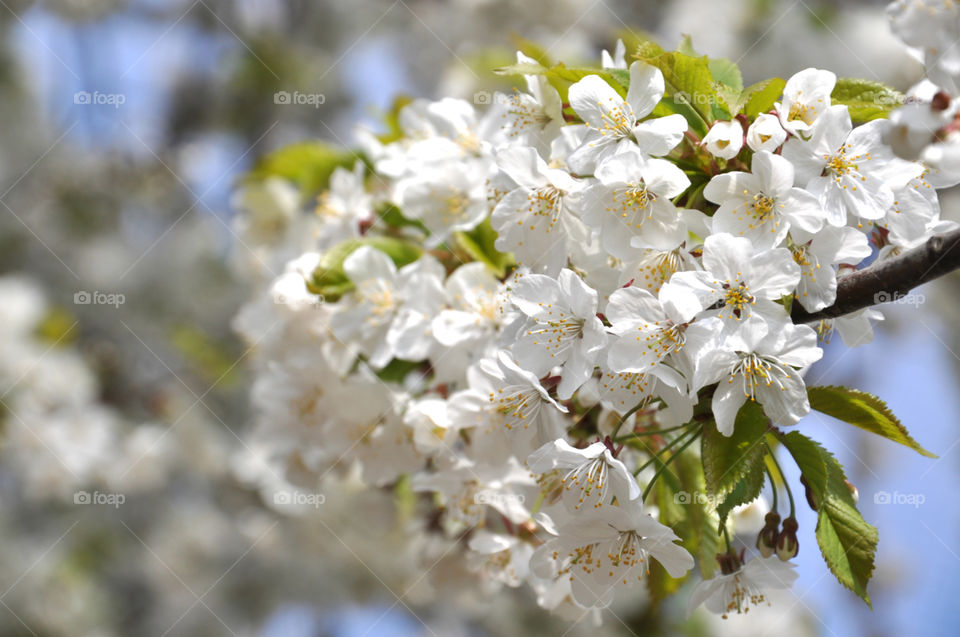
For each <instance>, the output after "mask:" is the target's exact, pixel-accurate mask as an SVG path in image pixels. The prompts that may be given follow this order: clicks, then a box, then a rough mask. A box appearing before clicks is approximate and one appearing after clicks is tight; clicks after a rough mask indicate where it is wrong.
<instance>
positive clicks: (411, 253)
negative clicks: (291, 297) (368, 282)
mask: <svg viewBox="0 0 960 637" xmlns="http://www.w3.org/2000/svg"><path fill="white" fill-rule="evenodd" d="M364 245H368V246H371V247H373V248H376V249H377V250H380V251H381V252H383V253H384V254H386V255H387V256H389V257H390V259H391V260H392V261H393V262H394V264H395V265H396V266H397V267H398V268H400V267H403V266H405V265H407V264H408V263H413V262H414V261H416V260H417V259H419V258H420V256H421V255H422V254H423V250H422V249H421V248H420V247H418V246H417V245H415V244H413V243H410V242H409V241H404V240H403V239H395V238H393V237H368V238H364V239H349V240H347V241H343V242H341V243H338V244H337V245H335V246H333V247H332V248H331V249H330V250H328V251H327V252H325V253H324V254H323V255H322V256H321V257H320V263H318V264H317V267H316V268H315V269H314V271H313V276H312V277H311V279H310V281H308V282H307V289H309V290H310V292H312V293H313V294H317V295H319V296H321V297H322V298H323V299H324V300H325V301H330V302H334V301H337V300H339V299H340V297H341V296H343V295H344V294H346V293H347V292H349V291H351V290H352V289H353V288H354V285H353V282H352V281H351V280H350V279H349V278H348V277H347V274H346V272H344V271H343V262H344V260H345V259H346V258H347V257H348V256H350V254H351V253H352V252H353V251H354V250H356V249H357V248H359V247H360V246H364Z"/></svg>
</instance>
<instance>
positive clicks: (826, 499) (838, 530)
mask: <svg viewBox="0 0 960 637" xmlns="http://www.w3.org/2000/svg"><path fill="white" fill-rule="evenodd" d="M823 458H824V462H825V464H826V467H827V484H826V488H825V489H824V492H823V494H822V497H818V501H819V502H820V507H819V510H818V515H817V544H819V545H820V552H821V553H822V554H823V559H824V560H825V561H826V562H827V566H828V567H829V568H830V572H831V573H833V575H834V576H835V577H836V578H837V580H839V582H840V583H841V584H843V585H844V586H846V587H847V588H849V589H850V590H852V591H853V592H854V593H856V594H857V595H859V596H860V597H861V598H862V599H863V601H865V602H866V603H867V605H868V606H870V607H871V608H872V607H873V605H872V603H871V602H870V596H869V595H868V594H867V582H869V581H870V576H871V575H872V574H873V561H874V556H875V554H876V550H877V542H878V541H879V536H878V535H877V529H876V528H874V527H873V526H871V525H869V524H867V522H866V521H865V520H864V519H863V516H861V515H860V512H859V511H857V506H856V504H855V503H854V501H853V497H852V496H851V495H850V490H849V488H848V487H847V483H846V476H844V474H843V467H841V466H840V463H839V462H837V460H836V458H834V457H833V456H832V455H831V454H830V453H829V452H826V451H824V455H823ZM811 486H812V485H811Z"/></svg>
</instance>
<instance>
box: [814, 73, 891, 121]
mask: <svg viewBox="0 0 960 637" xmlns="http://www.w3.org/2000/svg"><path fill="white" fill-rule="evenodd" d="M830 99H831V102H832V103H833V104H846V105H847V107H848V108H849V109H850V119H852V120H853V121H854V122H869V121H870V120H873V119H880V118H882V117H887V115H889V114H890V111H892V110H893V109H895V108H897V107H899V106H901V105H903V103H904V100H905V99H906V98H905V97H904V95H903V93H901V92H900V91H897V90H895V89H892V88H890V87H889V86H887V85H886V84H883V83H881V82H871V81H869V80H858V79H851V78H840V79H839V80H837V85H836V86H835V87H834V89H833V94H832V95H831V96H830Z"/></svg>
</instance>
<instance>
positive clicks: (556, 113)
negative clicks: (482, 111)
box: [503, 51, 564, 155]
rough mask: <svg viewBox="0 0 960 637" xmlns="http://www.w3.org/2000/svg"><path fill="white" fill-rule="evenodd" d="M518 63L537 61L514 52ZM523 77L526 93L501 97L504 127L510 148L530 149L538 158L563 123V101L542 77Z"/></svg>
mask: <svg viewBox="0 0 960 637" xmlns="http://www.w3.org/2000/svg"><path fill="white" fill-rule="evenodd" d="M517 63H518V64H537V61H536V60H534V59H533V58H531V57H527V56H526V55H524V54H523V53H520V52H519V51H517ZM523 78H524V80H525V81H526V83H527V91H528V92H529V94H528V93H519V92H514V93H513V95H509V96H505V97H503V101H504V104H505V106H506V119H507V122H506V124H505V128H506V130H507V131H508V134H509V135H510V137H511V143H512V144H513V145H519V146H533V147H534V148H536V149H537V151H538V152H539V153H540V154H541V155H546V154H547V153H548V152H549V150H550V144H551V142H552V141H553V140H554V139H555V138H556V137H557V135H559V134H560V128H561V126H563V123H564V121H563V104H562V100H561V99H560V94H559V93H558V92H557V89H555V88H554V87H553V85H552V84H550V81H549V80H548V79H547V77H546V76H545V75H524V76H523Z"/></svg>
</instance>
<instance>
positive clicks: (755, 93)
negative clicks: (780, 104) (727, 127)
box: [736, 77, 787, 118]
mask: <svg viewBox="0 0 960 637" xmlns="http://www.w3.org/2000/svg"><path fill="white" fill-rule="evenodd" d="M786 84H787V83H786V82H785V81H784V80H783V79H782V78H779V77H771V78H770V79H768V80H763V81H762V82H757V83H756V84H751V85H750V86H748V87H747V88H745V89H743V92H741V94H740V103H739V104H738V106H737V109H736V110H737V111H739V112H741V113H743V114H744V115H746V116H747V117H750V118H753V117H756V116H757V115H759V114H760V113H766V112H767V111H769V110H770V109H772V108H773V104H774V102H776V101H777V100H778V99H779V98H780V96H781V95H782V94H783V87H784V86H786Z"/></svg>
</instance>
